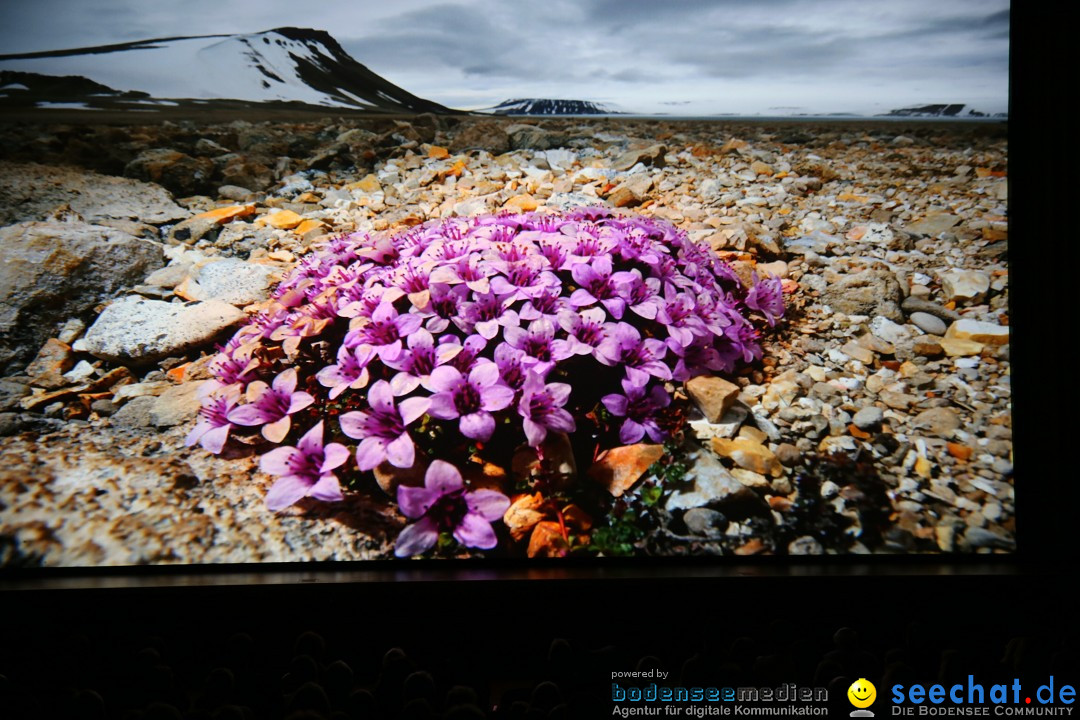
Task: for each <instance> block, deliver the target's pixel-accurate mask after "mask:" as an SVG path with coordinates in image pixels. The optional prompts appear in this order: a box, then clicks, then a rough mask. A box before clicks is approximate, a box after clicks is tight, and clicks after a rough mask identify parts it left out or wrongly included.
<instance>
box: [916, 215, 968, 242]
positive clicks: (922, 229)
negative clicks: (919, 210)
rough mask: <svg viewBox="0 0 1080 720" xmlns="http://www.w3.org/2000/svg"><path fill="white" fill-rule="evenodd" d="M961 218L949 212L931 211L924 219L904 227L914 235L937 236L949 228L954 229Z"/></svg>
mask: <svg viewBox="0 0 1080 720" xmlns="http://www.w3.org/2000/svg"><path fill="white" fill-rule="evenodd" d="M958 222H960V218H959V217H958V216H956V215H950V214H949V213H930V214H929V215H927V216H926V217H924V218H923V219H922V220H918V221H916V222H913V223H908V225H907V227H905V228H904V229H905V230H907V231H908V232H909V233H912V234H914V235H930V236H935V237H936V236H937V235H940V234H941V233H943V232H946V231H947V230H950V229H952V227H953V226H955V225H956V224H957V223H958Z"/></svg>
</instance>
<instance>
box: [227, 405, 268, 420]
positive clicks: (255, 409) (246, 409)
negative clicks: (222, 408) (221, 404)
mask: <svg viewBox="0 0 1080 720" xmlns="http://www.w3.org/2000/svg"><path fill="white" fill-rule="evenodd" d="M226 417H227V418H228V420H229V422H234V423H236V424H237V425H262V424H263V423H264V422H266V421H267V420H268V419H269V418H268V417H267V415H266V411H265V410H263V409H262V408H261V407H259V406H258V405H256V404H254V403H249V404H247V405H240V406H238V407H234V408H233V409H232V410H230V411H229V414H228V415H227V416H226Z"/></svg>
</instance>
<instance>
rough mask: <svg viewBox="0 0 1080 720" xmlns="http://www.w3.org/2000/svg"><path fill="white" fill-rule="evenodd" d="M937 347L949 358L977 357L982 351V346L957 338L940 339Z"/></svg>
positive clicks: (972, 341)
mask: <svg viewBox="0 0 1080 720" xmlns="http://www.w3.org/2000/svg"><path fill="white" fill-rule="evenodd" d="M938 345H940V346H941V349H942V350H944V351H945V354H946V355H948V356H949V357H968V356H970V355H978V354H979V353H981V352H982V351H983V344H982V343H977V342H975V341H974V340H960V339H957V338H948V337H946V338H941V340H939V341H938Z"/></svg>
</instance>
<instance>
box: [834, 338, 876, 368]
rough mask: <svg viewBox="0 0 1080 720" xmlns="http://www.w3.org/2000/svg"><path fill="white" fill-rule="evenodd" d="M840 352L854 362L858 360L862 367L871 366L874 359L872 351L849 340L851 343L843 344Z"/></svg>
mask: <svg viewBox="0 0 1080 720" xmlns="http://www.w3.org/2000/svg"><path fill="white" fill-rule="evenodd" d="M840 352H842V353H844V354H845V355H847V356H848V357H850V358H852V359H854V360H858V361H859V362H861V363H862V364H863V365H873V364H874V357H875V356H874V353H873V351H872V350H868V349H867V348H864V347H863V346H861V345H859V344H858V343H857V342H855V341H854V340H851V341H849V342H847V343H845V344H844V345H843V346H842V347H841V348H840Z"/></svg>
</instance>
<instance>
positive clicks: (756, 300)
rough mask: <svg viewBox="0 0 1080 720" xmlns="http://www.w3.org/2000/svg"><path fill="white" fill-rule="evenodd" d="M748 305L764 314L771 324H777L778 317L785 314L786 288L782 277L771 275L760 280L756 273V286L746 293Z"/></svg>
mask: <svg viewBox="0 0 1080 720" xmlns="http://www.w3.org/2000/svg"><path fill="white" fill-rule="evenodd" d="M746 306H747V307H749V308H752V309H754V310H757V311H759V312H760V313H761V314H762V315H764V316H765V319H766V320H767V321H768V322H769V325H770V326H771V325H775V324H776V319H777V318H779V317H780V316H781V315H783V314H784V289H783V287H782V286H781V285H780V278H778V277H772V276H769V277H766V278H765V279H764V280H758V276H757V273H754V287H752V288H750V292H749V293H747V295H746Z"/></svg>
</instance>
